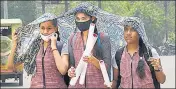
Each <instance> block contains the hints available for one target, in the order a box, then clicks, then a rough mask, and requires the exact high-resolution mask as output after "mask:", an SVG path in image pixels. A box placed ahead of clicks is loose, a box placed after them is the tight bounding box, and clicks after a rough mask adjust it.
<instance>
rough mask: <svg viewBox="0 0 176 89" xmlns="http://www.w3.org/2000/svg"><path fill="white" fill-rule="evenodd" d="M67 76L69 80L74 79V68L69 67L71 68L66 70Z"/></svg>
mask: <svg viewBox="0 0 176 89" xmlns="http://www.w3.org/2000/svg"><path fill="white" fill-rule="evenodd" d="M68 76H69V77H70V78H73V77H76V74H75V68H74V67H71V68H70V69H69V70H68Z"/></svg>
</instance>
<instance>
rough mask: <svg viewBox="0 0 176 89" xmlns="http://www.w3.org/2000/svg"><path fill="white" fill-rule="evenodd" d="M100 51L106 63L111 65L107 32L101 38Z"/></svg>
mask: <svg viewBox="0 0 176 89" xmlns="http://www.w3.org/2000/svg"><path fill="white" fill-rule="evenodd" d="M102 51H103V60H104V61H105V63H106V64H108V65H111V43H110V38H109V36H108V35H107V34H104V38H103V39H102Z"/></svg>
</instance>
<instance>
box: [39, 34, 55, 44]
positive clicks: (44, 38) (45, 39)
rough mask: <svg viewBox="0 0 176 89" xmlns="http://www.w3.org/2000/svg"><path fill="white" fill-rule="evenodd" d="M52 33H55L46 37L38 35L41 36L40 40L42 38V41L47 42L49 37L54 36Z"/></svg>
mask: <svg viewBox="0 0 176 89" xmlns="http://www.w3.org/2000/svg"><path fill="white" fill-rule="evenodd" d="M54 33H55V32H53V33H51V34H50V35H47V36H45V35H43V34H40V36H41V38H42V39H43V40H44V41H46V42H48V41H49V40H50V39H51V37H52V36H53V35H54Z"/></svg>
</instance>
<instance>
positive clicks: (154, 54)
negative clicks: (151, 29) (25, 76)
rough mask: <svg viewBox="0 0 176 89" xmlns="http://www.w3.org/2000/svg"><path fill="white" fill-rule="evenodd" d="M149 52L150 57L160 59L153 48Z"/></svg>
mask: <svg viewBox="0 0 176 89" xmlns="http://www.w3.org/2000/svg"><path fill="white" fill-rule="evenodd" d="M151 52H152V56H153V57H154V58H160V56H159V54H158V52H157V51H156V49H155V48H151Z"/></svg>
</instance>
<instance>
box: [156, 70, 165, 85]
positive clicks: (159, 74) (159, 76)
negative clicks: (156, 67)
mask: <svg viewBox="0 0 176 89" xmlns="http://www.w3.org/2000/svg"><path fill="white" fill-rule="evenodd" d="M155 74H156V79H157V80H158V82H159V83H161V84H163V83H164V82H165V80H166V75H165V74H164V72H163V71H159V72H157V71H155Z"/></svg>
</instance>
